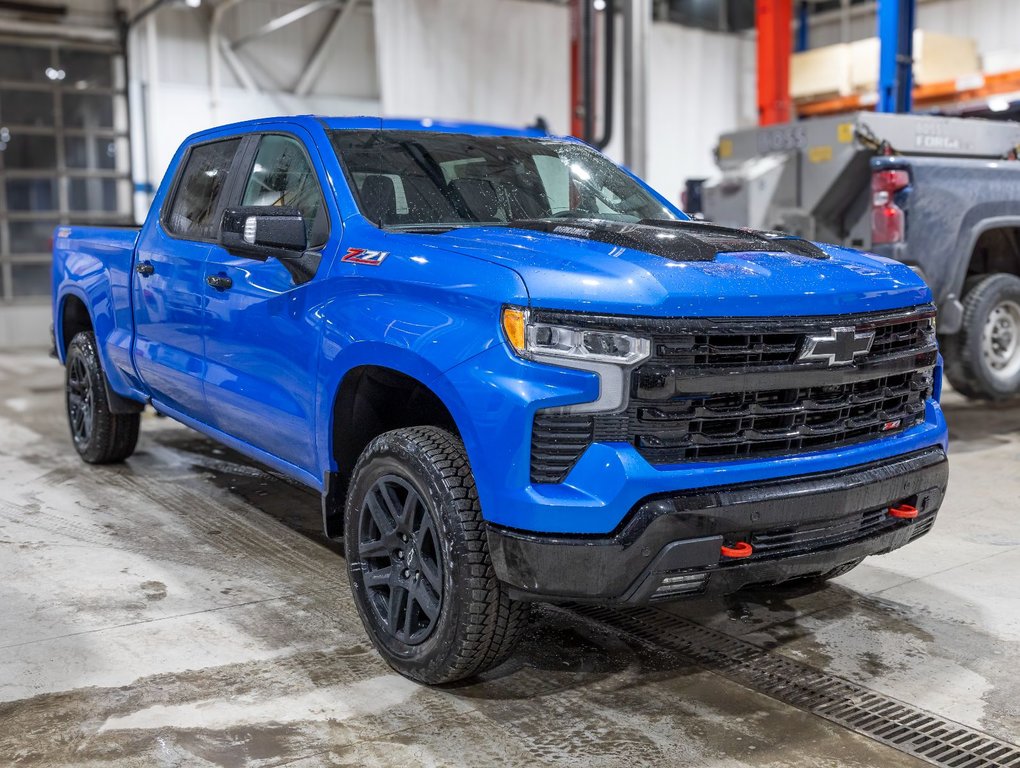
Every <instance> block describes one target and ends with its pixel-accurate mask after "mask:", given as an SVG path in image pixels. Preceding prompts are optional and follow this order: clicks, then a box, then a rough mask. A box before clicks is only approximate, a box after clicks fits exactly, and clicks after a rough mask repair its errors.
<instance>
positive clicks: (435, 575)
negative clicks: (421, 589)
mask: <svg viewBox="0 0 1020 768" xmlns="http://www.w3.org/2000/svg"><path fill="white" fill-rule="evenodd" d="M420 567H421V571H420V572H421V575H422V576H424V577H425V581H427V582H428V584H429V586H430V587H432V589H434V590H435V591H436V593H438V594H442V593H443V575H442V573H440V571H439V565H438V564H437V563H433V562H432V561H431V560H426V559H424V558H423V559H422V561H421V566H420Z"/></svg>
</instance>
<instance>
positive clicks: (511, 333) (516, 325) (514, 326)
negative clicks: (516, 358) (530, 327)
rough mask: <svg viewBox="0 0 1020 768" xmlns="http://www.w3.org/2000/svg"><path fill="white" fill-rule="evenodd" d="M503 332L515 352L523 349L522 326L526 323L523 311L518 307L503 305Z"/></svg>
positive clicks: (518, 352)
mask: <svg viewBox="0 0 1020 768" xmlns="http://www.w3.org/2000/svg"><path fill="white" fill-rule="evenodd" d="M502 322H503V333H504V334H505V335H506V340H507V341H509V342H510V346H511V347H513V348H514V351H516V352H517V354H520V353H521V352H523V351H524V326H525V325H526V324H527V316H526V314H525V311H524V310H523V309H521V308H520V307H503V318H502Z"/></svg>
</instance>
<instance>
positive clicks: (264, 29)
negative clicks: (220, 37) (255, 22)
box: [230, 0, 339, 51]
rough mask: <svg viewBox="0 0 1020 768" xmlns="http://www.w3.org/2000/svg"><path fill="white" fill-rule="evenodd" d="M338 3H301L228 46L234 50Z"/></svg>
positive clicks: (333, 0) (325, 0) (318, 0)
mask: <svg viewBox="0 0 1020 768" xmlns="http://www.w3.org/2000/svg"><path fill="white" fill-rule="evenodd" d="M338 5H339V2H338V0H312V2H310V3H308V4H307V5H302V6H301V7H300V8H295V9H294V10H293V11H290V12H289V13H285V14H283V15H282V16H277V17H276V18H275V19H272V20H271V21H268V22H266V23H265V24H263V25H262V26H261V27H259V28H258V29H256V30H255V31H254V32H249V33H248V34H247V35H242V36H241V37H239V38H237V39H236V40H233V41H231V43H230V47H231V48H233V49H234V50H235V51H236V50H237V49H238V48H240V47H242V46H244V45H247V44H248V43H250V42H253V41H255V40H258V39H259V38H261V37H265V36H266V35H271V34H272V33H273V32H277V31H279V30H281V29H283V28H284V27H289V26H290V25H291V24H293V23H294V22H297V21H301V19H303V18H305V17H306V16H311V15H312V14H313V13H318V12H319V11H322V10H325V9H326V8H336V7H337V6H338Z"/></svg>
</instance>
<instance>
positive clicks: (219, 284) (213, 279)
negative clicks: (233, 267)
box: [205, 275, 234, 291]
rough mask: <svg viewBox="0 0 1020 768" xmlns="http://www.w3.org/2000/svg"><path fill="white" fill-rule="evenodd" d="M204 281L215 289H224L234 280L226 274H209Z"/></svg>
mask: <svg viewBox="0 0 1020 768" xmlns="http://www.w3.org/2000/svg"><path fill="white" fill-rule="evenodd" d="M205 281H206V282H207V283H209V285H211V286H212V287H213V288H215V289H216V290H217V291H225V290H227V288H230V287H231V286H232V285H233V284H234V281H233V280H231V279H230V278H229V277H227V276H226V275H209V276H208V277H207V278H206V279H205Z"/></svg>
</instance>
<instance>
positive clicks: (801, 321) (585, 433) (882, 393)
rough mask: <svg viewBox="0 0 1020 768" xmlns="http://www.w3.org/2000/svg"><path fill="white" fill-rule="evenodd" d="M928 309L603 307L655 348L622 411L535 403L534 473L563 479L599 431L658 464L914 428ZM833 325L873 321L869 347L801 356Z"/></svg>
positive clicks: (824, 444) (930, 339)
mask: <svg viewBox="0 0 1020 768" xmlns="http://www.w3.org/2000/svg"><path fill="white" fill-rule="evenodd" d="M933 315H934V308H933V307H931V306H926V307H920V308H915V309H913V310H910V311H900V312H895V313H885V314H870V315H861V316H850V317H847V316H836V317H824V318H806V319H805V318H793V319H789V318H787V319H780V320H769V319H762V320H753V321H752V320H736V321H684V320H661V319H655V320H652V319H648V320H645V321H644V324H645V327H642V322H641V320H640V319H639V318H617V319H616V322H615V323H614V322H613V321H612V320H610V319H606V320H605V327H608V328H613V327H616V328H618V327H620V324H621V323H622V324H623V325H624V327H627V328H628V330H630V331H632V332H636V333H641V332H644V333H647V334H648V335H649V336H650V337H651V339H652V350H653V354H652V357H651V359H649V360H647V361H645V363H643V364H642V365H641V366H639V367H638V368H636V369H635V370H634V371H633V373H632V378H631V387H630V392H629V398H628V403H627V407H626V410H625V411H624V412H622V413H612V414H594V415H572V414H567V415H562V414H554V413H549V412H544V411H539V412H538V413H537V414H536V416H535V420H534V424H533V431H532V458H531V478H532V482H536V483H557V482H562V481H563V479H564V478H565V477H566V475H567V474H568V473H569V471H570V469H571V468H572V467H573V466H574V464H575V463H576V462H577V460H578V459H579V458H580V456H581V454H583V453H584V451H585V450H586V449H587V447H588V446H589V445H591V443H593V442H624V443H629V444H631V445H633V446H634V447H635V448H636V449H637V451H638V452H639V453H640V454H641V455H642V456H644V458H645V459H647V460H648V461H649V462H650V463H651V464H655V465H663V464H674V463H680V462H690V461H724V460H728V459H750V458H761V457H774V456H783V455H788V454H795V453H803V452H807V451H818V450H825V449H830V448H838V447H842V446H846V445H851V444H854V443H859V442H863V441H868V440H874V439H877V438H880V437H884V436H886V435H891V434H895V433H897V432H901V431H903V430H905V429H909V428H910V427H912V426H914V425H916V424H918V423H919V422H921V421H922V420H923V419H924V414H925V401H926V400H928V398H930V397H931V396H932V390H933V377H932V370H933V368H934V365H935V362H936V358H937V354H938V353H937V347H936V345H935V337H934V329H933V327H932V324H931V318H932V317H933ZM557 321H558V322H564V320H563V318H562V317H559V318H557ZM586 322H587V323H589V324H590V323H591V321H590V320H586ZM685 325H688V326H690V327H687V328H685V327H684V326H685ZM709 325H710V326H711V327H708V326H709ZM838 327H854V328H856V329H857V330H858V331H861V330H874V332H875V339H874V342H873V343H872V346H871V350H870V351H869V352H868V354H867V355H864V356H862V357H859V358H858V359H857V360H856V361H855V362H854V363H853V364H851V365H843V366H834V367H832V366H828V365H827V364H826V363H825V362H824V361H823V362H819V361H808V362H803V361H799V360H798V359H797V358H798V355H799V354H800V350H801V349H802V348H803V345H804V343H805V341H804V340H805V338H806V337H807V336H810V335H826V334H829V333H831V331H832V329H833V328H838ZM684 331H686V332H684Z"/></svg>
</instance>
